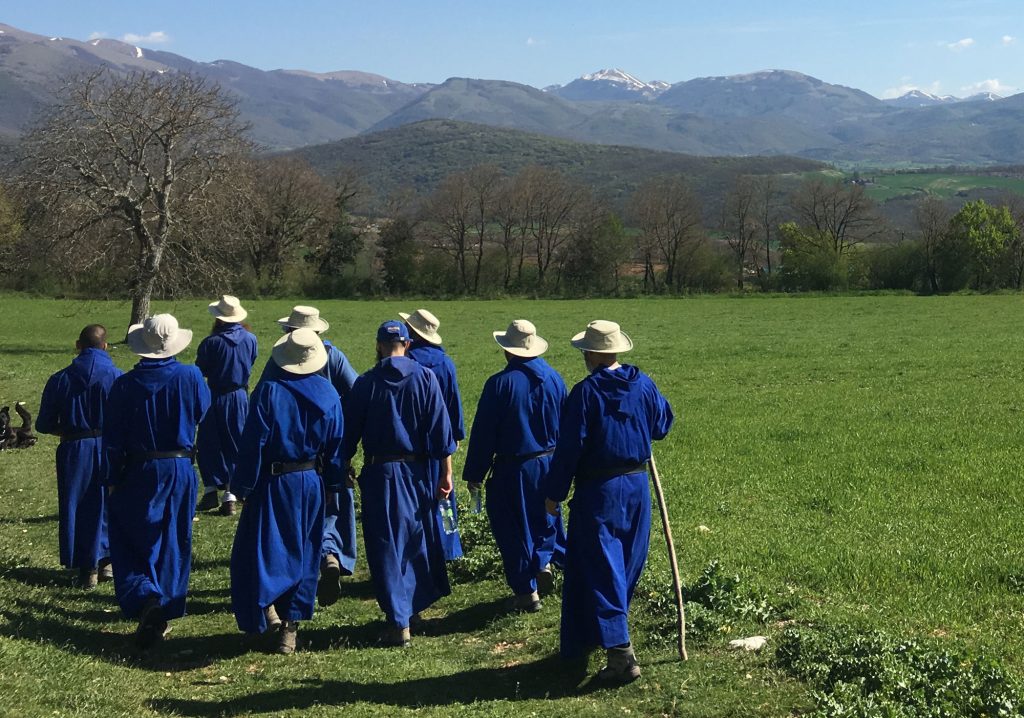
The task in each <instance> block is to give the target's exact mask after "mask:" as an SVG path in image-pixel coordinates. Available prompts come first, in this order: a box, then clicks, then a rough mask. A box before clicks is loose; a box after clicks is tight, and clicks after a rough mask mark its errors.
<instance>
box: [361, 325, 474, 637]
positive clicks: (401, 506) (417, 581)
mask: <svg viewBox="0 0 1024 718" xmlns="http://www.w3.org/2000/svg"><path fill="white" fill-rule="evenodd" d="M409 343H410V340H409V334H408V330H407V328H406V326H405V325H404V324H402V323H400V322H394V321H390V322H384V324H382V325H381V326H380V328H379V329H378V331H377V356H378V358H379V361H378V362H377V364H376V365H375V366H374V367H373V368H372V369H370V370H369V371H368V372H366V373H365V374H363V375H362V376H360V377H359V379H357V380H356V384H355V386H354V387H353V389H352V394H351V395H350V396H349V397H348V400H347V401H346V402H345V406H344V409H345V441H344V445H343V451H342V453H343V456H344V457H345V459H346V460H348V461H351V459H352V457H353V456H354V455H355V453H356V448H357V446H358V444H360V443H362V445H363V469H362V472H361V473H360V475H359V489H360V491H361V492H362V504H361V505H362V516H363V541H364V543H365V546H366V562H367V564H368V565H369V567H370V576H371V578H372V580H373V585H374V589H375V591H376V594H377V603H378V605H380V607H381V610H383V611H384V614H385V616H386V619H387V629H386V631H385V633H384V635H383V636H382V642H383V643H385V644H386V645H390V646H401V647H405V646H408V645H410V640H411V639H410V634H409V622H410V620H411V619H412V618H413V616H414V615H415V614H417V613H419V612H420V611H422V610H423V609H425V608H427V607H428V606H430V605H431V604H433V603H434V602H435V601H436V600H437V599H439V598H441V597H442V596H447V595H448V594H449V593H451V587H450V586H449V584H448V571H447V569H446V568H445V562H444V551H443V549H442V547H441V536H440V533H441V529H440V528H439V527H438V525H437V522H436V521H433V520H431V518H430V517H431V516H432V515H433V514H434V513H436V512H437V502H438V498H439V497H440V498H443V497H445V496H448V494H450V493H451V488H452V463H451V455H452V454H453V453H454V452H455V439H454V438H453V437H452V428H451V424H450V422H449V420H448V411H447V409H446V408H445V405H444V398H443V397H442V395H441V388H440V387H439V386H438V383H437V377H435V376H434V374H433V372H431V371H428V370H427V369H425V368H424V367H422V366H420V365H419V364H418V363H416V362H415V361H413V360H412V359H410V358H409V357H408V356H406V351H407V349H408V347H409ZM431 462H437V463H438V464H439V465H440V466H441V467H442V472H441V476H440V478H439V480H438V481H436V482H435V480H434V477H433V476H431V473H430V469H429V464H430V463H431Z"/></svg>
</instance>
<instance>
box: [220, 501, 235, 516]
mask: <svg viewBox="0 0 1024 718" xmlns="http://www.w3.org/2000/svg"><path fill="white" fill-rule="evenodd" d="M220 515H221V516H234V515H235V502H234V501H225V502H224V503H222V504H221V505H220Z"/></svg>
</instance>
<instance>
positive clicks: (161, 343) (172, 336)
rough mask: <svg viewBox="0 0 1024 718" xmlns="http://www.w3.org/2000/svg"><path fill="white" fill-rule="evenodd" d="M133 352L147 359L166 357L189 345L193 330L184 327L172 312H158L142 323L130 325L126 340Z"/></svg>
mask: <svg viewBox="0 0 1024 718" xmlns="http://www.w3.org/2000/svg"><path fill="white" fill-rule="evenodd" d="M125 341H126V342H127V344H128V348H129V349H131V350H132V352H133V353H135V354H138V355H139V356H140V357H145V358H146V359H166V358H167V357H172V356H174V355H175V354H177V353H178V352H180V351H181V350H182V349H184V348H185V347H187V346H188V345H189V343H190V342H191V341H192V330H191V329H182V328H180V327H179V326H178V320H177V319H175V318H174V317H173V316H171V315H170V314H156V315H154V316H152V317H148V318H147V319H146V320H145V321H144V322H142V324H132V325H131V326H130V327H128V337H127V338H126V340H125Z"/></svg>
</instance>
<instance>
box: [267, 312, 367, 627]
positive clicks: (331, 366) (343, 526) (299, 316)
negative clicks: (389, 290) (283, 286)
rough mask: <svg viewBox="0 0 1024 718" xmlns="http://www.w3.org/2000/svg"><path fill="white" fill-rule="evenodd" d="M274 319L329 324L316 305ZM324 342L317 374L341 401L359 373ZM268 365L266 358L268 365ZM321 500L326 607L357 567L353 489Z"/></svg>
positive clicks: (305, 325)
mask: <svg viewBox="0 0 1024 718" xmlns="http://www.w3.org/2000/svg"><path fill="white" fill-rule="evenodd" d="M277 323H278V325H280V327H281V329H282V330H283V331H285V332H290V331H293V330H295V329H312V330H313V331H314V332H316V333H317V334H322V333H323V332H325V331H327V330H328V329H329V328H330V324H328V323H327V321H326V320H324V319H321V318H320V311H319V310H318V309H316V308H315V307H307V306H296V307H293V308H292V312H291V314H290V315H288V316H287V317H282V318H281V319H278V320H277ZM323 343H324V348H325V349H326V350H327V363H326V364H325V365H324V366H323V368H322V369H320V371H319V374H320V375H321V376H323V377H324V378H325V379H327V380H328V381H329V382H330V383H331V386H333V387H334V390H335V392H337V395H338V399H339V401H341V402H342V404H344V401H345V397H346V396H348V394H349V392H350V391H351V390H352V385H353V384H355V381H356V377H357V376H358V374H356V370H355V369H353V368H352V364H351V362H349V360H348V357H346V356H345V354H344V352H342V351H341V349H339V348H338V347H336V346H334V345H333V344H331V342H330V341H329V340H327V339H324V340H323ZM270 366H271V364H270V363H269V362H268V364H267V368H268V369H269V368H270ZM264 373H266V369H265V370H264ZM324 501H325V507H324V540H323V546H322V547H321V552H322V556H321V561H320V585H319V588H318V590H317V600H318V601H319V602H320V605H321V606H325V607H326V606H330V605H331V604H333V603H335V602H337V600H338V597H339V596H340V593H341V583H340V580H341V577H342V576H351V575H352V572H353V571H355V569H356V552H357V549H356V503H355V490H354V489H352V488H350V487H348V486H341V487H338V488H337V489H335V490H332V491H329V492H328V493H327V496H326V497H325V498H324Z"/></svg>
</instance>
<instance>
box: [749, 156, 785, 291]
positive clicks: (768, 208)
mask: <svg viewBox="0 0 1024 718" xmlns="http://www.w3.org/2000/svg"><path fill="white" fill-rule="evenodd" d="M755 185H756V191H757V203H756V204H757V215H758V220H759V223H760V225H761V247H762V248H763V249H764V260H765V274H768V275H769V276H770V275H771V273H772V241H773V240H774V238H775V230H776V228H777V227H778V225H779V200H780V197H779V191H778V189H777V187H776V186H775V178H774V177H772V176H771V175H760V176H758V177H757V179H756V181H755Z"/></svg>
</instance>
